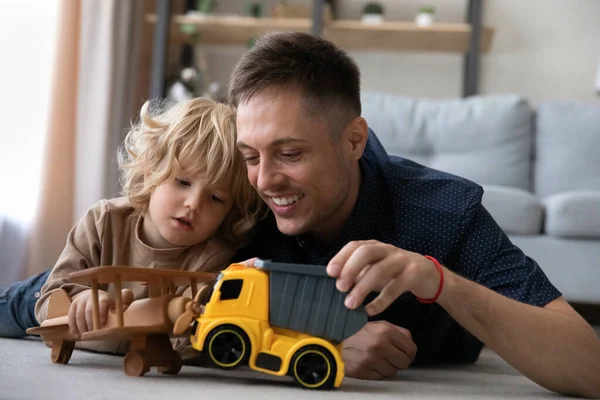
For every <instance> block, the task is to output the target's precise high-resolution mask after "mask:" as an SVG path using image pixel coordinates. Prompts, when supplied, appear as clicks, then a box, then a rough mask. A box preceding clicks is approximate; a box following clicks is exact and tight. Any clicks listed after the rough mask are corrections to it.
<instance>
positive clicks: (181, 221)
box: [173, 217, 192, 228]
mask: <svg viewBox="0 0 600 400" xmlns="http://www.w3.org/2000/svg"><path fill="white" fill-rule="evenodd" d="M173 219H174V220H175V221H177V222H178V224H179V225H181V226H183V227H187V228H191V227H192V221H190V220H189V219H187V218H185V217H181V218H173Z"/></svg>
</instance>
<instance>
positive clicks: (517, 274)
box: [455, 197, 561, 307]
mask: <svg viewBox="0 0 600 400" xmlns="http://www.w3.org/2000/svg"><path fill="white" fill-rule="evenodd" d="M457 250H458V251H457V253H456V254H457V256H456V258H455V259H456V260H457V262H456V265H457V268H456V271H457V272H458V273H460V274H461V275H463V276H465V277H467V278H469V279H471V280H473V281H475V282H477V283H480V284H481V285H483V286H486V287H488V288H490V289H492V290H494V291H496V292H498V293H500V294H502V295H504V296H506V297H509V298H511V299H514V300H517V301H520V302H523V303H527V304H530V305H533V306H539V307H543V306H545V305H546V304H548V303H549V302H551V301H552V300H554V299H556V298H557V297H560V296H561V293H560V291H559V290H558V289H557V288H556V287H555V286H554V285H553V284H552V283H550V281H549V279H548V277H547V276H546V274H545V273H544V271H543V270H542V268H540V266H539V265H538V263H537V262H536V261H535V260H533V259H532V258H531V257H529V256H527V255H526V254H525V253H524V252H523V251H522V250H521V249H520V248H519V247H517V246H516V245H514V244H513V243H512V242H511V241H510V239H509V237H508V236H507V235H506V234H505V233H504V232H503V231H502V229H501V228H500V227H499V226H498V224H497V223H496V221H495V220H494V219H493V218H492V216H491V215H490V213H489V212H488V211H487V210H486V209H485V207H484V206H483V205H482V204H481V202H480V197H477V198H476V199H475V201H473V202H472V205H471V207H470V208H469V210H468V212H467V218H466V220H465V223H464V225H463V229H462V234H461V236H460V238H459V241H458V246H457Z"/></svg>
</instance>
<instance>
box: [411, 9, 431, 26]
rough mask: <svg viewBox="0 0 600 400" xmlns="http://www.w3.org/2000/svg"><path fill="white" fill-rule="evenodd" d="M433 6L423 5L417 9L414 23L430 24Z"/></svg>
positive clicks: (419, 24)
mask: <svg viewBox="0 0 600 400" xmlns="http://www.w3.org/2000/svg"><path fill="white" fill-rule="evenodd" d="M434 15H435V8H433V7H432V6H423V7H421V8H420V9H419V13H418V14H417V16H416V18H415V23H416V24H417V25H418V26H422V27H425V26H431V25H432V24H433V22H434Z"/></svg>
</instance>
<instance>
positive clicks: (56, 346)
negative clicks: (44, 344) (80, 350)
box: [50, 339, 75, 364]
mask: <svg viewBox="0 0 600 400" xmlns="http://www.w3.org/2000/svg"><path fill="white" fill-rule="evenodd" d="M74 348H75V342H71V341H69V340H62V339H60V340H55V341H53V342H52V352H51V353H50V359H51V360H52V362H53V363H55V364H67V363H68V362H69V360H70V359H71V354H73V349H74Z"/></svg>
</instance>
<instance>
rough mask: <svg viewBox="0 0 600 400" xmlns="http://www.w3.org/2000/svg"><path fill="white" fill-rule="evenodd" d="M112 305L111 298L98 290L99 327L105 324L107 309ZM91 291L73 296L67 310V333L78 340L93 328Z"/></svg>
mask: <svg viewBox="0 0 600 400" xmlns="http://www.w3.org/2000/svg"><path fill="white" fill-rule="evenodd" d="M113 304H114V300H113V298H112V297H111V296H110V295H109V294H108V293H106V292H105V291H103V290H98V310H99V317H100V326H102V325H104V324H105V323H106V315H107V314H108V309H109V307H110V306H112V305H113ZM93 315H94V314H93V303H92V290H91V289H88V290H84V291H83V292H81V293H77V294H76V295H75V296H73V302H72V303H71V307H70V308H69V318H68V319H69V331H70V333H71V334H72V335H73V336H75V337H76V338H79V337H80V336H81V334H83V333H85V332H88V331H91V330H92V328H93V326H94V322H93V321H94V317H93Z"/></svg>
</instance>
